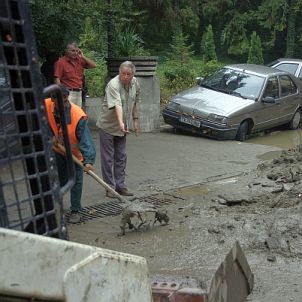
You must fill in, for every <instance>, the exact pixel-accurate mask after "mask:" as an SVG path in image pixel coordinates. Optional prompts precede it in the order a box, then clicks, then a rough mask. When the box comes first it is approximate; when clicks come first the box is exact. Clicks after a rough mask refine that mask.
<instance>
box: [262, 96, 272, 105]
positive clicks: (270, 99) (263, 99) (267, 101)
mask: <svg viewBox="0 0 302 302" xmlns="http://www.w3.org/2000/svg"><path fill="white" fill-rule="evenodd" d="M262 102H263V103H268V104H273V103H275V99H274V98H273V97H272V96H266V97H264V98H262Z"/></svg>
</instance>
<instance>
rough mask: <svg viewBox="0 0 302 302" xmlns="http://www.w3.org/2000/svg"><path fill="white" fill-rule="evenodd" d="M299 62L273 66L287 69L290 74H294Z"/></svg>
mask: <svg viewBox="0 0 302 302" xmlns="http://www.w3.org/2000/svg"><path fill="white" fill-rule="evenodd" d="M298 66H299V64H297V63H281V64H279V65H277V66H275V68H277V69H280V70H283V71H287V72H289V73H291V74H294V75H295V74H296V71H297V69H298Z"/></svg>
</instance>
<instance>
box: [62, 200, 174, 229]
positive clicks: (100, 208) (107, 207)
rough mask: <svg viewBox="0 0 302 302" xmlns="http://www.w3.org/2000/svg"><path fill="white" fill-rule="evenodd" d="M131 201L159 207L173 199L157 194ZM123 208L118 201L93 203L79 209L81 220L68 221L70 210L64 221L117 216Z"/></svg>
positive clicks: (83, 221) (82, 221)
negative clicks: (160, 196)
mask: <svg viewBox="0 0 302 302" xmlns="http://www.w3.org/2000/svg"><path fill="white" fill-rule="evenodd" d="M133 202H146V203H150V204H152V205H154V206H155V207H157V208H161V207H162V206H164V205H167V204H171V203H173V200H171V199H168V198H159V197H157V196H147V197H141V198H137V199H135V201H134V200H133ZM122 210H123V208H122V206H121V202H120V201H110V202H106V203H101V204H95V205H92V206H87V207H84V208H83V209H82V210H81V211H80V214H81V220H80V222H77V223H72V222H69V217H70V212H69V211H68V212H67V213H66V221H67V223H68V224H82V223H85V222H86V221H89V220H92V219H96V218H102V217H105V216H117V215H120V214H121V212H122Z"/></svg>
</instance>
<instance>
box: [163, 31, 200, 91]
mask: <svg viewBox="0 0 302 302" xmlns="http://www.w3.org/2000/svg"><path fill="white" fill-rule="evenodd" d="M187 39H188V37H187V36H184V35H183V33H182V31H181V30H179V31H177V32H176V33H175V34H174V35H173V37H172V43H171V44H170V47H171V51H170V52H169V53H168V54H167V55H168V62H167V66H168V68H167V70H166V71H165V73H164V74H165V77H166V78H167V79H168V81H169V84H168V86H169V87H170V88H171V89H174V90H175V91H179V90H181V89H183V88H185V87H189V86H191V85H192V84H193V83H194V82H195V76H196V75H195V74H193V72H192V68H191V63H192V58H191V57H192V55H193V53H194V52H193V51H192V46H193V45H192V44H190V45H187Z"/></svg>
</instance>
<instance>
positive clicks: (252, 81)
mask: <svg viewBox="0 0 302 302" xmlns="http://www.w3.org/2000/svg"><path fill="white" fill-rule="evenodd" d="M264 81H265V78H264V77H260V76H257V75H253V74H250V73H247V72H245V71H244V72H241V71H238V70H234V69H231V68H222V69H220V70H219V71H217V72H216V73H214V74H213V75H212V76H210V77H208V78H206V79H205V80H203V81H202V83H201V86H204V87H207V88H210V89H213V90H217V91H220V92H223V93H227V94H233V95H236V96H240V97H242V98H246V99H253V100H255V99H257V98H258V97H259V95H260V92H261V89H262V87H263V84H264Z"/></svg>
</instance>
